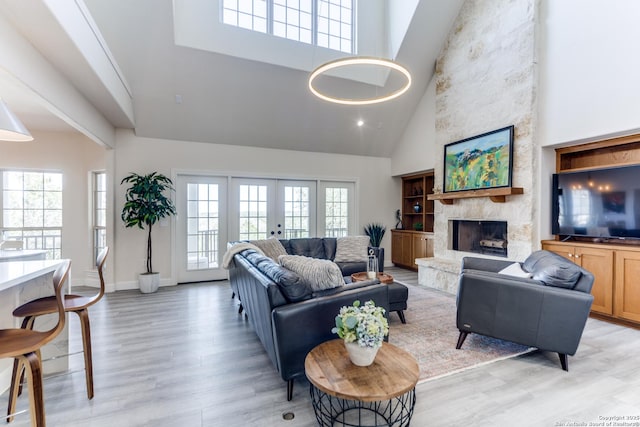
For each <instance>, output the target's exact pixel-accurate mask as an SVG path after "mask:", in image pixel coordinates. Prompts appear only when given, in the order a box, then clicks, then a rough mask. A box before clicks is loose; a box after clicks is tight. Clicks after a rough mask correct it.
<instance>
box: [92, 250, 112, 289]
mask: <svg viewBox="0 0 640 427" xmlns="http://www.w3.org/2000/svg"><path fill="white" fill-rule="evenodd" d="M108 253H109V246H105V247H104V248H103V249H102V250H101V251H100V253H99V254H98V257H97V258H96V267H97V268H98V276H99V277H100V292H99V293H98V295H96V298H94V302H98V300H100V298H102V297H103V296H104V274H103V272H102V269H103V268H104V263H105V261H106V260H107V254H108Z"/></svg>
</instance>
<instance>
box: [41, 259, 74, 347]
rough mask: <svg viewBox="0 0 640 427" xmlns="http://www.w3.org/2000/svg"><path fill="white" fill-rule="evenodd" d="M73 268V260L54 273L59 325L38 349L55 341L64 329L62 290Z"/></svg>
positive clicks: (49, 332)
mask: <svg viewBox="0 0 640 427" xmlns="http://www.w3.org/2000/svg"><path fill="white" fill-rule="evenodd" d="M70 267H71V260H69V259H68V260H65V261H63V262H62V264H60V265H59V266H58V268H57V269H56V271H55V272H54V273H53V288H54V289H55V293H56V305H57V307H58V323H57V324H56V325H55V326H54V327H53V328H51V329H50V330H49V331H48V332H46V334H47V335H46V337H45V338H44V340H43V341H41V342H40V343H39V345H38V347H40V346H43V345H45V344H46V343H48V342H49V341H51V340H53V339H54V338H55V337H56V336H57V335H58V334H59V333H60V332H61V331H62V329H63V328H64V324H65V320H66V316H65V313H64V312H65V310H64V296H63V294H62V288H64V284H65V282H66V281H67V278H68V277H69V269H70Z"/></svg>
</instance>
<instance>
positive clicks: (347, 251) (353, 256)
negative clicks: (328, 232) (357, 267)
mask: <svg viewBox="0 0 640 427" xmlns="http://www.w3.org/2000/svg"><path fill="white" fill-rule="evenodd" d="M368 248H369V236H347V237H338V239H337V242H336V256H335V258H334V259H333V260H334V261H335V262H366V261H367V258H368V253H367V249H368Z"/></svg>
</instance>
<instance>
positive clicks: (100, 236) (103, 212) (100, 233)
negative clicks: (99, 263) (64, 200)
mask: <svg viewBox="0 0 640 427" xmlns="http://www.w3.org/2000/svg"><path fill="white" fill-rule="evenodd" d="M91 175H92V176H91V199H92V200H91V202H92V203H91V207H92V209H91V210H92V215H91V217H92V231H93V259H97V258H98V254H99V253H100V251H101V250H102V249H104V248H105V247H106V246H107V174H106V173H105V172H93V173H92V174H91Z"/></svg>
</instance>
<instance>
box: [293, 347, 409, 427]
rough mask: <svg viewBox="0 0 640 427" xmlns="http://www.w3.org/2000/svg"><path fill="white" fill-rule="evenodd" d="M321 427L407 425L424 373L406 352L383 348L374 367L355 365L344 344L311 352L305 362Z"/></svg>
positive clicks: (319, 348)
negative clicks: (338, 426) (422, 373)
mask: <svg viewBox="0 0 640 427" xmlns="http://www.w3.org/2000/svg"><path fill="white" fill-rule="evenodd" d="M304 368H305V373H306V375H307V378H308V379H309V382H310V383H311V387H310V392H311V402H312V404H313V410H314V412H315V415H316V419H317V420H318V424H319V425H321V426H334V425H342V426H372V427H374V426H408V425H409V423H410V421H411V416H412V415H413V408H414V406H415V403H416V393H415V386H416V384H417V382H418V376H419V374H420V369H419V368H418V363H417V362H416V359H415V358H414V357H413V356H412V355H411V354H409V353H407V352H406V351H404V350H402V349H400V348H398V347H396V346H394V345H392V344H389V343H386V342H385V343H383V344H382V347H381V348H380V350H379V351H378V354H377V356H376V359H375V361H374V362H373V364H372V365H370V366H364V367H363V366H356V365H354V364H353V363H351V360H349V355H348V354H347V350H346V348H345V346H344V343H343V342H342V340H341V339H336V340H332V341H327V342H325V343H322V344H320V345H319V346H317V347H315V348H314V349H313V350H311V351H310V352H309V354H308V355H307V357H306V359H305V362H304Z"/></svg>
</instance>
